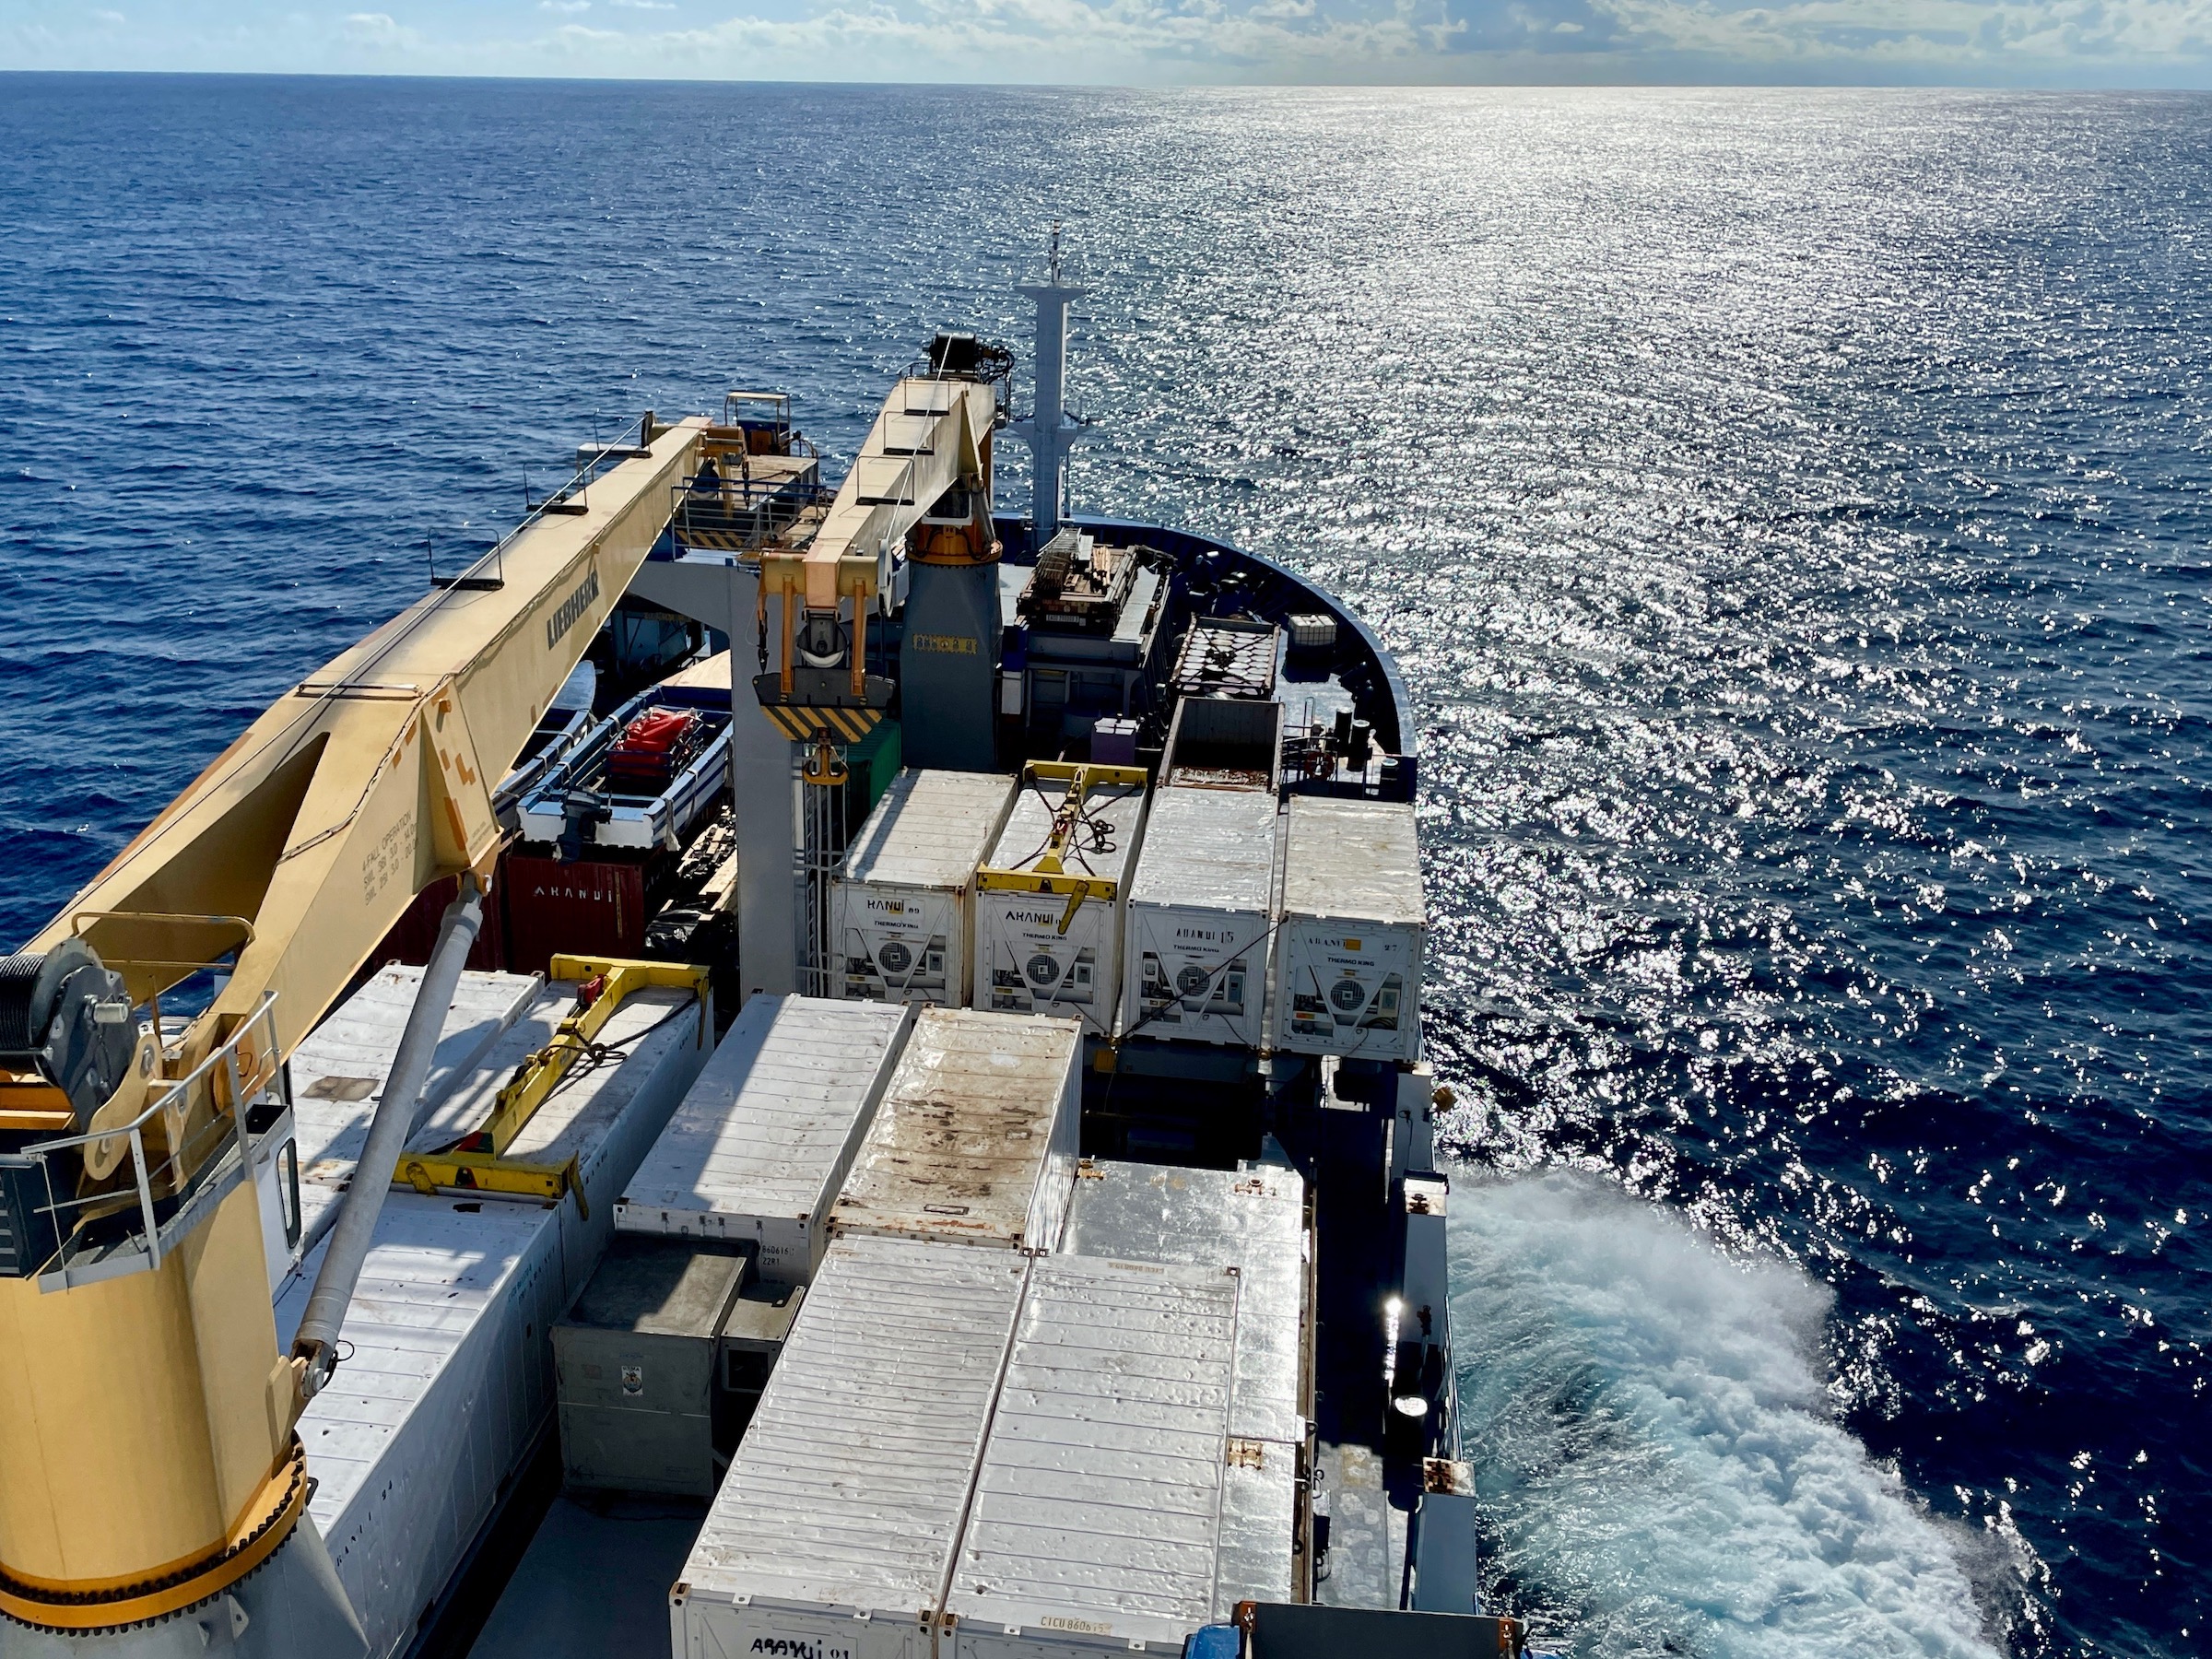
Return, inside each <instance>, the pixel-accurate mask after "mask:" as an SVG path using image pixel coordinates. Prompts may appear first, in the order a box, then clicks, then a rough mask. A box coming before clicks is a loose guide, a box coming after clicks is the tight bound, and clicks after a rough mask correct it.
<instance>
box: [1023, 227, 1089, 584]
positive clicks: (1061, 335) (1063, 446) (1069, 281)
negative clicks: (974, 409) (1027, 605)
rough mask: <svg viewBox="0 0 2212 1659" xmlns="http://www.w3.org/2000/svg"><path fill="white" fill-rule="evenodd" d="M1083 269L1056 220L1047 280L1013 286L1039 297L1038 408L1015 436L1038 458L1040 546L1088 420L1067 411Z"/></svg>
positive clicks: (1056, 518)
mask: <svg viewBox="0 0 2212 1659" xmlns="http://www.w3.org/2000/svg"><path fill="white" fill-rule="evenodd" d="M1081 277H1082V273H1081V272H1080V270H1078V269H1077V268H1076V262H1075V261H1074V260H1073V259H1072V258H1068V259H1063V257H1062V255H1061V252H1060V226H1059V222H1058V221H1057V220H1055V221H1054V222H1053V236H1052V241H1051V243H1050V244H1049V245H1048V247H1047V249H1046V252H1045V266H1044V280H1043V281H1042V282H1036V283H1019V284H1017V285H1016V287H1015V289H1014V291H1015V292H1016V293H1018V294H1020V295H1022V296H1023V297H1024V298H1026V299H1030V300H1035V301H1036V302H1037V349H1036V354H1035V357H1034V358H1033V359H1032V360H1033V362H1034V363H1035V365H1036V368H1035V372H1036V376H1037V407H1036V410H1035V412H1034V413H1032V414H1031V415H1030V418H1029V419H1027V420H1023V421H1017V422H1016V423H1015V427H1014V431H1015V435H1016V436H1018V437H1019V438H1020V439H1022V440H1023V441H1025V442H1026V443H1028V444H1029V446H1030V454H1031V455H1032V456H1034V457H1035V463H1036V464H1035V465H1034V467H1033V468H1032V469H1031V471H1032V476H1033V482H1032V484H1031V486H1030V488H1031V490H1032V492H1033V493H1032V497H1031V501H1030V522H1031V524H1033V525H1034V526H1035V532H1034V536H1035V538H1034V541H1033V542H1032V544H1031V545H1032V546H1035V547H1042V546H1044V544H1045V543H1046V542H1048V541H1050V540H1051V539H1052V538H1053V534H1054V533H1055V532H1056V531H1057V530H1058V529H1059V528H1060V515H1061V513H1062V512H1064V511H1065V508H1066V504H1067V452H1068V449H1069V447H1070V446H1071V445H1072V444H1073V443H1074V442H1075V441H1076V439H1077V437H1079V436H1080V435H1081V433H1082V431H1083V423H1082V422H1081V421H1079V420H1077V419H1076V418H1074V417H1072V416H1071V415H1069V414H1068V412H1067V409H1066V406H1065V404H1066V389H1067V308H1068V304H1069V302H1070V301H1072V300H1080V299H1081V298H1082V297H1083V296H1084V295H1086V294H1088V292H1090V290H1089V289H1088V288H1085V287H1084V286H1083V285H1082V281H1081Z"/></svg>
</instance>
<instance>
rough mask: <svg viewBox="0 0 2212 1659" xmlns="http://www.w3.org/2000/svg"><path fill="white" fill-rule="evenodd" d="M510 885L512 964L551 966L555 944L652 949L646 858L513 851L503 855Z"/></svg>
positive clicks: (615, 952)
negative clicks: (628, 860)
mask: <svg viewBox="0 0 2212 1659" xmlns="http://www.w3.org/2000/svg"><path fill="white" fill-rule="evenodd" d="M500 885H501V887H503V888H505V890H506V906H505V908H506V912H507V966H508V968H509V970H510V971H512V972H515V973H543V972H544V971H546V963H547V959H549V958H551V957H552V956H553V955H554V953H555V952H557V951H558V952H563V953H566V954H567V955H570V956H610V957H637V956H641V955H643V954H644V950H645V866H644V865H636V864H600V863H596V862H593V861H590V860H580V861H578V862H576V863H574V864H562V863H561V862H560V861H559V860H558V859H552V858H525V857H523V856H522V855H520V854H519V853H517V854H510V855H509V856H508V857H506V858H504V859H502V860H501V861H500Z"/></svg>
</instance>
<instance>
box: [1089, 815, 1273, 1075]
mask: <svg viewBox="0 0 2212 1659" xmlns="http://www.w3.org/2000/svg"><path fill="white" fill-rule="evenodd" d="M1276 825H1277V813H1276V804H1275V794H1274V793H1273V792H1272V791H1266V790H1228V789H1162V790H1159V791H1156V792H1155V793H1154V794H1153V796H1152V811H1151V817H1150V819H1149V821H1148V822H1147V825H1146V827H1145V847H1144V852H1143V853H1142V855H1141V856H1140V857H1139V858H1138V860H1137V865H1136V875H1135V877H1134V879H1132V880H1131V882H1130V884H1129V902H1128V920H1127V923H1126V925H1125V929H1124V935H1123V938H1124V946H1123V952H1124V960H1125V963H1126V966H1125V967H1124V970H1123V976H1122V1013H1121V1022H1120V1023H1121V1034H1122V1035H1123V1036H1124V1037H1126V1036H1134V1035H1137V1034H1140V1033H1141V1034H1142V1035H1144V1036H1147V1037H1158V1038H1174V1039H1178V1040H1180V1041H1186V1042H1211V1043H1229V1044H1234V1045H1235V1046H1237V1047H1239V1048H1252V1049H1256V1048H1261V1047H1264V1046H1265V1043H1266V1037H1267V1019H1266V1010H1267V964H1268V955H1269V949H1270V947H1271V945H1272V943H1273V938H1274V920H1273V918H1274V914H1275V902H1274V900H1275V864H1276V858H1275V849H1276Z"/></svg>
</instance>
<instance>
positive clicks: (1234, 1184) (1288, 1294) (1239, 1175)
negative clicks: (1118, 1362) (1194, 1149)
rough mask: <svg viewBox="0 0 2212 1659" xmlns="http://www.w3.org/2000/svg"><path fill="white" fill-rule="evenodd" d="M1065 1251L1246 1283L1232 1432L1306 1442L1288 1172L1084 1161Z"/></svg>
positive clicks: (1299, 1214)
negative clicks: (1206, 1270) (1219, 1269)
mask: <svg viewBox="0 0 2212 1659" xmlns="http://www.w3.org/2000/svg"><path fill="white" fill-rule="evenodd" d="M1062 1249H1063V1250H1064V1251H1065V1253H1068V1254H1072V1255H1085V1256H1105V1257H1115V1258H1119V1259H1121V1260H1124V1261H1132V1262H1163V1263H1165V1262H1173V1263H1186V1264H1193V1265H1201V1266H1209V1267H1213V1266H1229V1267H1234V1268H1236V1269H1237V1271H1238V1275H1239V1277H1240V1279H1241V1284H1242V1291H1241V1297H1240V1300H1239V1310H1238V1315H1237V1352H1236V1390H1235V1398H1234V1402H1233V1408H1232V1411H1231V1414H1230V1433H1232V1434H1236V1435H1241V1436H1245V1437H1249V1438H1252V1439H1254V1440H1269V1441H1293V1442H1295V1441H1302V1440H1303V1439H1304V1438H1305V1421H1304V1417H1303V1412H1302V1409H1301V1399H1300V1394H1301V1391H1300V1371H1301V1366H1300V1358H1301V1338H1302V1335H1303V1329H1304V1318H1305V1312H1306V1310H1305V1288H1306V1256H1305V1249H1306V1240H1305V1182H1304V1181H1303V1179H1302V1178H1301V1177H1300V1175H1299V1173H1298V1171H1295V1170H1289V1169H1282V1168H1278V1167H1276V1166H1274V1165H1262V1166H1259V1167H1256V1168H1253V1169H1247V1170H1187V1169H1176V1168H1170V1167H1167V1166H1164V1165H1159V1164H1139V1163H1121V1162H1115V1161H1112V1160H1109V1159H1091V1160H1088V1161H1087V1162H1086V1163H1085V1164H1084V1166H1083V1171H1082V1174H1081V1175H1080V1177H1079V1178H1078V1179H1077V1182H1076V1195H1075V1199H1074V1202H1073V1203H1072V1204H1071V1205H1070V1206H1069V1208H1068V1214H1067V1233H1066V1237H1065V1240H1064V1241H1063V1243H1062Z"/></svg>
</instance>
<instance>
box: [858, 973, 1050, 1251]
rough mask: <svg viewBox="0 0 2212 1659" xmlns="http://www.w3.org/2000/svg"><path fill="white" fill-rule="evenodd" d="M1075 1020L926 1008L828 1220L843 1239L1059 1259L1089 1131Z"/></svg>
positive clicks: (915, 1023) (909, 1039)
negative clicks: (1054, 1254) (1080, 1147)
mask: <svg viewBox="0 0 2212 1659" xmlns="http://www.w3.org/2000/svg"><path fill="white" fill-rule="evenodd" d="M1082 1053H1083V1033H1082V1030H1081V1028H1080V1027H1078V1026H1077V1024H1076V1022H1075V1021H1073V1020H1071V1019H1033V1018H1026V1017H1023V1016H1020V1015H1014V1014H986V1013H984V1012H982V1010H980V1009H951V1008H924V1009H923V1010H922V1011H921V1013H920V1015H919V1016H918V1017H917V1018H915V1020H914V1029H913V1031H912V1034H911V1035H910V1036H909V1037H908V1038H907V1041H906V1049H905V1052H904V1053H902V1054H900V1058H899V1065H898V1069H897V1070H896V1071H894V1072H893V1073H892V1074H891V1080H890V1084H889V1086H888V1088H886V1089H885V1090H884V1096H883V1104H882V1105H881V1106H880V1107H878V1108H877V1112H876V1122H875V1124H873V1125H872V1126H871V1127H870V1128H869V1130H868V1135H867V1138H866V1139H865V1140H864V1141H863V1142H862V1143H861V1147H860V1151H859V1152H858V1153H857V1154H856V1155H855V1156H854V1158H853V1171H852V1173H851V1174H849V1175H848V1176H847V1177H846V1178H845V1185H844V1190H843V1192H841V1194H839V1195H838V1200H837V1203H836V1205H835V1206H833V1207H832V1208H831V1210H830V1230H831V1233H832V1234H833V1236H845V1235H879V1236H887V1237H895V1238H910V1239H939V1240H946V1241H955V1240H957V1241H965V1242H969V1243H975V1244H985V1245H992V1246H995V1247H997V1248H999V1249H1002V1250H1022V1249H1030V1250H1050V1249H1052V1248H1053V1246H1054V1245H1055V1244H1056V1243H1057V1242H1058V1241H1059V1238H1060V1230H1061V1225H1062V1223H1063V1222H1064V1221H1065V1219H1066V1218H1067V1203H1068V1191H1069V1188H1070V1186H1071V1185H1072V1184H1073V1182H1074V1180H1075V1167H1076V1158H1077V1139H1078V1136H1079V1135H1080V1133H1081V1129H1082V1116H1083V1083H1082V1074H1081V1065H1080V1063H1081V1060H1082Z"/></svg>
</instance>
